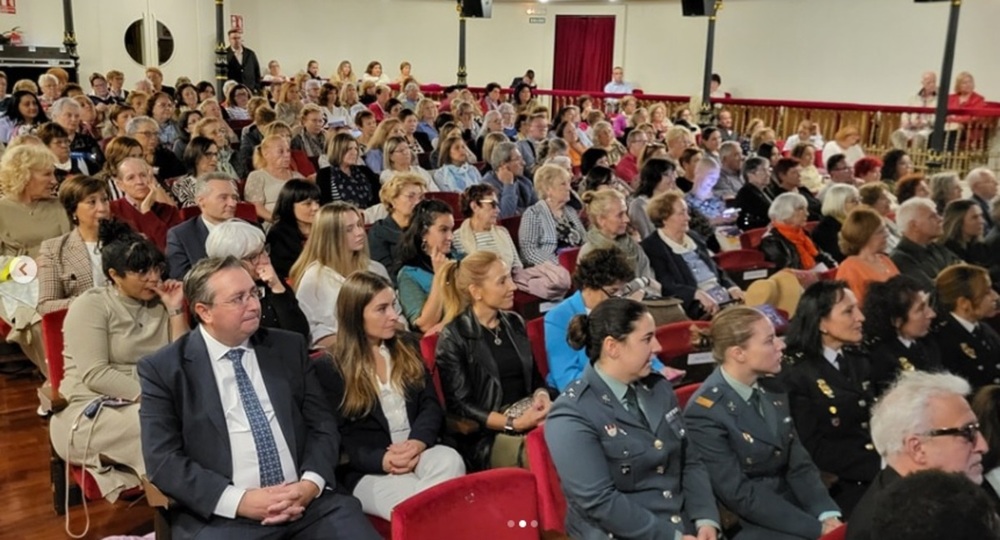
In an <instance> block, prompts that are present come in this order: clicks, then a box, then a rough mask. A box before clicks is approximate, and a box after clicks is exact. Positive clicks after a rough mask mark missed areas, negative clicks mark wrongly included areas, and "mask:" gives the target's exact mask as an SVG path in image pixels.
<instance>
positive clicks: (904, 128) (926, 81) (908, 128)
mask: <svg viewBox="0 0 1000 540" xmlns="http://www.w3.org/2000/svg"><path fill="white" fill-rule="evenodd" d="M937 93H938V87H937V73H935V72H933V71H925V72H924V73H923V75H921V77H920V90H918V91H917V93H916V94H915V95H912V96H911V97H910V100H909V102H908V103H907V105H909V106H910V107H922V108H926V109H933V108H935V107H936V106H937ZM933 129H934V114H933V113H931V114H926V113H917V112H912V113H903V117H902V118H901V119H900V126H899V129H897V130H896V131H894V132H892V137H891V140H892V145H893V146H894V147H896V148H906V147H907V146H908V145H910V144H912V145H913V147H914V148H924V147H926V146H927V141H928V140H929V139H930V137H931V131H933Z"/></svg>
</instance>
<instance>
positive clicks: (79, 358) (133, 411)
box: [49, 222, 188, 501]
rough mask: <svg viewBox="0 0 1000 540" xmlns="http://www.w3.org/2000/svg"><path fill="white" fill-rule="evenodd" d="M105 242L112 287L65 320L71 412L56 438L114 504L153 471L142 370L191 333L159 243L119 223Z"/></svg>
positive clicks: (63, 415) (58, 419) (85, 296)
mask: <svg viewBox="0 0 1000 540" xmlns="http://www.w3.org/2000/svg"><path fill="white" fill-rule="evenodd" d="M100 242H101V245H102V246H103V247H102V248H101V261H102V263H101V264H102V267H103V268H102V270H103V273H104V276H105V278H106V280H107V283H108V285H107V286H104V287H95V288H93V289H90V290H87V291H85V292H83V293H81V294H80V295H79V296H77V297H76V299H75V300H74V301H73V303H72V304H70V307H69V311H68V312H67V313H66V320H65V323H64V325H63V329H64V332H65V335H66V336H67V337H68V338H70V337H71V339H66V343H65V349H64V352H63V356H64V358H65V375H64V379H63V382H62V386H61V387H60V392H61V393H62V394H63V396H65V398H66V401H67V403H68V404H67V406H66V408H65V409H63V410H62V411H59V412H57V413H56V414H55V415H54V416H53V417H52V420H51V422H50V424H49V433H50V436H51V439H52V447H53V449H55V451H56V453H57V454H59V456H60V457H61V458H63V459H64V460H66V462H67V463H69V464H73V465H82V466H83V467H84V468H86V469H87V473H88V475H89V476H90V477H91V478H92V479H93V480H94V482H95V483H96V484H97V488H98V489H99V490H100V492H101V495H102V496H104V497H105V498H107V499H109V500H111V501H114V500H115V499H117V498H118V495H120V494H121V493H122V492H123V491H126V490H129V489H132V488H134V487H136V486H139V485H140V482H139V479H140V477H142V475H143V474H145V471H146V467H145V463H144V461H143V457H142V448H141V447H140V443H139V401H140V398H141V395H140V389H139V377H138V375H137V374H136V364H137V363H138V362H139V359H140V358H142V357H144V356H147V355H150V354H152V353H154V352H156V351H157V350H159V349H160V348H162V347H164V346H166V345H167V344H168V343H170V342H171V341H173V340H175V339H177V338H178V337H180V336H181V335H182V334H184V333H185V332H187V331H188V320H187V313H186V312H185V311H184V293H183V290H182V287H181V283H180V282H179V281H172V280H167V281H164V280H163V275H164V270H165V268H166V260H165V258H164V256H163V253H161V252H160V251H159V250H158V249H157V248H156V246H155V245H153V244H152V242H150V241H149V240H147V239H146V238H144V237H142V236H140V235H139V234H137V233H134V232H132V231H131V229H129V228H128V226H127V225H123V224H120V223H117V222H105V224H104V225H103V226H102V227H101V232H100ZM109 463H113V464H114V465H109Z"/></svg>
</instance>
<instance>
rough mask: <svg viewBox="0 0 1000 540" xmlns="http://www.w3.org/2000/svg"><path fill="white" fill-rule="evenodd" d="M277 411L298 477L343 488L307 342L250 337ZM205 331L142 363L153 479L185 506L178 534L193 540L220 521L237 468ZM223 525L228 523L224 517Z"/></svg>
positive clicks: (262, 332)
mask: <svg viewBox="0 0 1000 540" xmlns="http://www.w3.org/2000/svg"><path fill="white" fill-rule="evenodd" d="M250 346H251V347H253V349H254V351H255V352H256V355H257V361H258V363H259V368H260V372H261V376H262V377H263V379H264V384H265V386H266V387H267V391H268V395H269V396H270V399H271V405H272V406H273V407H274V413H275V416H276V417H277V420H278V423H279V424H280V425H281V431H282V434H283V435H284V438H285V442H286V443H287V444H288V448H289V450H290V451H291V453H292V458H293V460H294V461H295V467H296V471H298V473H299V474H300V475H301V474H302V473H303V472H305V471H312V472H314V473H316V474H318V475H320V476H321V477H323V479H324V480H326V482H327V485H328V486H330V487H334V486H335V481H336V479H335V477H334V465H335V464H336V463H337V462H338V459H339V456H338V448H339V446H340V435H339V434H338V433H337V421H336V418H335V417H334V414H333V412H332V411H330V410H328V409H327V406H326V401H325V396H324V395H323V389H322V387H321V386H320V384H319V380H318V379H317V378H316V373H315V366H314V365H313V362H311V361H310V360H309V358H308V357H307V356H306V342H305V340H304V339H302V336H299V335H297V334H292V333H290V332H285V331H283V330H274V329H268V328H260V329H259V330H257V332H255V333H254V334H253V336H251V337H250ZM210 362H211V360H210V359H209V357H208V349H207V348H206V346H205V340H204V339H203V338H202V336H201V332H200V331H199V330H197V329H194V330H191V331H190V332H188V333H187V334H185V335H184V336H182V337H181V338H180V339H178V340H177V341H174V342H173V343H171V344H170V345H167V346H166V347H164V348H162V349H160V350H159V351H157V352H156V353H155V354H153V355H152V356H149V357H146V358H143V359H142V360H140V361H139V366H138V371H139V383H140V385H141V387H142V408H141V409H140V410H139V421H140V425H141V427H142V453H143V458H144V460H145V462H146V471H148V475H149V479H150V481H152V482H153V484H155V485H156V487H158V488H159V489H160V490H161V491H163V493H165V494H166V495H168V496H170V497H172V498H173V499H175V500H177V502H178V503H179V504H177V505H171V507H170V510H169V512H170V518H169V519H170V521H171V525H172V527H173V531H174V535H175V536H176V537H179V538H192V537H194V536H195V534H196V533H197V532H198V531H199V530H200V529H201V528H202V527H203V526H204V523H205V522H206V521H209V520H212V519H216V518H215V517H213V511H214V510H215V505H216V503H218V500H219V497H220V496H221V495H222V492H223V491H224V490H225V488H226V486H229V485H232V475H233V463H232V449H231V448H230V441H229V430H228V428H227V426H226V417H225V411H223V409H222V402H221V399H220V397H219V390H218V387H217V386H216V382H215V373H214V372H213V371H212V366H211V364H210ZM219 519H223V518H219Z"/></svg>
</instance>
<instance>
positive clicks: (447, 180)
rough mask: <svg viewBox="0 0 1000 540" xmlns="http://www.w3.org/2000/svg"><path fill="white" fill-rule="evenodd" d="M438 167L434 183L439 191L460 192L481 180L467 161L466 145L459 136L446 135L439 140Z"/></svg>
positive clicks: (476, 171)
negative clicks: (446, 136)
mask: <svg viewBox="0 0 1000 540" xmlns="http://www.w3.org/2000/svg"><path fill="white" fill-rule="evenodd" d="M438 167H439V168H438V169H437V170H435V171H434V183H435V184H437V187H438V188H439V189H440V190H441V191H451V192H456V193H461V192H462V191H465V188H467V187H469V186H471V185H473V184H478V183H479V182H481V181H482V176H481V175H480V174H479V171H478V170H477V169H476V167H475V166H474V165H473V164H472V163H469V161H468V151H467V146H466V144H465V141H464V140H463V139H462V138H461V137H448V138H446V139H444V140H443V141H441V143H440V145H439V148H438Z"/></svg>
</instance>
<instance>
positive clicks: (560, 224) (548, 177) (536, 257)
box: [518, 165, 587, 266]
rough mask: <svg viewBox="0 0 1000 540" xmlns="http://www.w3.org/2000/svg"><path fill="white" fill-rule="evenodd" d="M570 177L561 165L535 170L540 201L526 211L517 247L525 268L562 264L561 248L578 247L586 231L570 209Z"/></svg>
mask: <svg viewBox="0 0 1000 540" xmlns="http://www.w3.org/2000/svg"><path fill="white" fill-rule="evenodd" d="M570 178H571V175H570V173H569V171H567V170H566V169H563V168H562V167H560V166H558V165H543V166H542V167H540V168H539V169H538V170H537V171H535V191H536V192H537V193H538V198H539V201H538V202H537V203H535V204H534V205H532V206H531V207H529V208H528V209H527V210H525V211H524V215H523V216H522V217H521V226H520V230H519V231H518V240H519V241H518V245H519V246H520V247H521V256H522V260H523V262H524V264H525V265H526V266H534V265H536V264H542V263H545V262H554V263H558V262H559V257H558V252H559V250H561V249H565V248H573V247H579V246H581V245H582V244H583V242H584V240H585V238H586V236H587V230H586V229H584V227H583V223H581V222H580V218H579V217H578V216H577V214H576V210H574V209H573V208H572V207H571V206H567V204H566V203H568V202H569V201H570V193H571V192H572V191H573V190H572V188H571V187H570Z"/></svg>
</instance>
